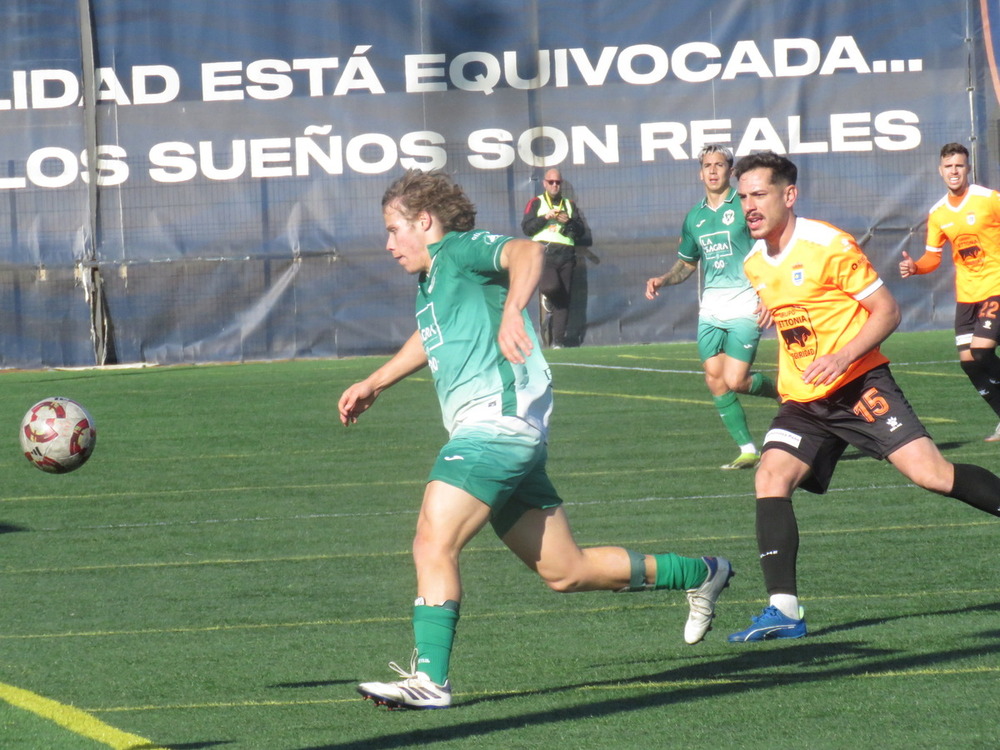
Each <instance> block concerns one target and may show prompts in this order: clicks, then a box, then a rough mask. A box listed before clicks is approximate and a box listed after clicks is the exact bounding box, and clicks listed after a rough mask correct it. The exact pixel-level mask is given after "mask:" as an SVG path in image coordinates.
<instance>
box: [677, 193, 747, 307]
mask: <svg viewBox="0 0 1000 750" xmlns="http://www.w3.org/2000/svg"><path fill="white" fill-rule="evenodd" d="M752 246H753V239H752V238H751V237H750V231H749V230H748V229H747V224H746V220H745V218H744V216H743V211H742V209H741V208H740V205H739V200H737V198H736V190H734V189H733V188H730V189H729V192H728V193H727V194H726V197H725V199H724V200H723V201H722V203H721V204H720V205H719V207H718V208H711V207H709V205H708V202H707V200H702V201H701V203H699V204H698V205H697V206H695V207H694V208H692V209H691V210H690V211H689V212H688V215H687V216H686V217H685V219H684V229H683V230H682V232H681V244H680V247H679V248H678V251H677V254H678V256H679V257H680V258H681V259H682V260H685V261H687V262H688V263H691V264H693V265H698V264H699V262H700V264H701V281H702V292H701V310H700V316H701V318H702V319H705V320H710V321H711V320H713V319H714V320H717V321H727V320H733V319H734V318H748V317H749V318H752V317H754V309H755V308H756V307H757V295H756V293H754V291H753V288H752V287H751V286H750V282H749V281H747V277H746V274H744V273H743V258H745V257H746V254H747V253H748V252H750V248H751V247H752Z"/></svg>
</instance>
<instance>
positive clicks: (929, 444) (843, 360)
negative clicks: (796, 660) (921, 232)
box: [729, 152, 1000, 642]
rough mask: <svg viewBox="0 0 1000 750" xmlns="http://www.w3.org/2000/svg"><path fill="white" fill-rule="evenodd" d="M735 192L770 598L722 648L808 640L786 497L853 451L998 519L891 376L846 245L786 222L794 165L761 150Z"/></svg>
mask: <svg viewBox="0 0 1000 750" xmlns="http://www.w3.org/2000/svg"><path fill="white" fill-rule="evenodd" d="M735 173H736V176H737V178H738V180H739V186H738V188H737V190H738V192H739V196H740V203H741V205H742V208H743V213H744V215H745V216H746V220H747V227H749V229H750V235H751V236H752V237H753V238H754V239H755V240H757V242H756V244H755V245H754V246H753V248H752V249H751V251H750V253H749V254H748V255H747V257H746V260H745V261H744V271H745V272H746V275H747V278H748V279H750V283H751V284H752V285H753V287H754V289H755V290H756V291H757V294H758V296H759V297H760V300H761V313H762V322H766V318H767V317H768V316H769V317H770V319H771V320H772V321H773V322H774V324H775V326H776V327H777V329H778V333H779V335H778V343H779V355H778V392H779V394H780V395H781V400H782V403H781V406H780V407H779V409H778V414H777V415H776V416H775V418H774V420H773V421H772V422H771V428H770V430H769V431H768V433H767V435H766V436H765V438H764V445H763V452H762V454H761V459H760V465H759V466H758V467H757V474H756V477H755V481H754V484H755V490H756V496H757V502H756V506H757V545H758V550H759V552H760V563H761V569H762V571H763V573H764V583H765V585H766V587H767V591H768V594H769V595H770V601H769V603H768V606H767V607H765V608H764V611H763V613H762V614H761V615H759V616H757V617H754V618H753V622H752V624H751V625H750V627H749V628H747V629H746V630H743V631H740V632H738V633H733V634H732V635H730V636H729V640H730V641H734V642H747V641H761V640H765V639H770V638H800V637H802V636H804V635H805V634H806V623H805V617H804V614H803V612H802V610H801V608H800V607H799V600H798V588H797V580H796V571H795V566H796V558H797V555H798V544H799V531H798V525H797V523H796V520H795V512H794V510H793V509H792V499H791V498H792V493H793V492H794V491H795V489H796V488H797V487H799V486H801V487H803V488H804V489H806V490H808V491H810V492H815V493H820V494H822V493H824V492H826V490H827V488H828V486H829V483H830V479H831V477H832V475H833V471H834V468H835V467H836V465H837V462H838V461H839V459H840V456H841V455H842V454H843V452H844V449H845V448H846V447H847V446H848V445H849V444H850V445H853V446H855V447H856V448H858V449H860V450H861V451H863V452H864V453H866V454H868V455H869V456H872V457H873V458H877V459H880V460H881V459H888V460H889V462H890V463H892V465H893V466H895V467H896V468H897V469H898V470H899V471H900V472H901V473H902V474H903V475H904V476H905V477H906V478H907V479H909V480H910V481H911V482H913V483H914V484H916V485H918V486H920V487H923V488H924V489H928V490H931V491H932V492H936V493H938V494H940V495H945V496H946V497H953V498H956V499H958V500H962V501H963V502H965V503H968V504H969V505H972V506H973V507H975V508H978V509H979V510H982V511H985V512H987V513H990V514H992V515H994V516H1000V477H997V476H996V475H994V474H993V473H991V472H989V471H987V470H986V469H983V468H981V467H979V466H974V465H971V464H952V463H950V462H949V461H947V460H945V458H944V457H943V456H942V455H941V452H940V451H939V450H938V448H937V446H936V445H935V444H934V442H933V441H932V440H931V438H930V436H929V435H928V433H927V431H926V430H925V429H924V426H923V425H922V424H921V423H920V419H919V418H918V417H917V415H916V414H915V413H914V412H913V409H912V408H911V407H910V404H909V403H908V402H907V400H906V398H905V396H904V395H903V392H902V391H901V390H900V388H899V386H898V385H897V384H896V382H895V380H894V379H893V377H892V373H891V372H890V371H889V366H888V360H887V359H886V357H885V356H884V355H883V354H882V353H881V351H879V346H880V344H881V343H882V342H883V341H884V340H885V339H886V338H887V337H888V336H889V334H891V333H892V332H893V331H894V330H895V329H896V326H897V325H898V324H899V317H900V315H899V307H898V305H897V304H896V300H895V298H894V297H893V296H892V294H891V293H890V292H889V289H888V288H887V287H886V286H885V285H884V284H883V283H882V280H881V279H880V278H879V276H878V274H877V273H876V272H875V269H874V268H873V267H872V265H871V263H869V262H868V258H867V257H866V256H865V254H864V253H863V252H862V251H861V248H860V247H858V244H857V242H855V240H854V238H853V237H852V236H851V235H849V234H847V233H846V232H843V231H841V230H839V229H837V228H836V227H834V226H831V225H830V224H826V223H824V222H820V221H814V220H811V219H803V218H800V217H797V216H796V215H795V211H794V207H795V201H796V198H797V197H798V188H797V187H796V184H795V183H796V179H797V174H798V170H797V168H796V166H795V165H794V164H793V163H792V162H791V161H789V160H788V159H787V158H785V157H784V156H778V155H777V154H773V153H770V152H766V153H760V154H751V155H749V156H745V157H743V158H742V159H741V160H740V161H739V162H738V163H737V165H736V170H735Z"/></svg>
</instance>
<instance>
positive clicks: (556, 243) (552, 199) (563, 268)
mask: <svg viewBox="0 0 1000 750" xmlns="http://www.w3.org/2000/svg"><path fill="white" fill-rule="evenodd" d="M543 182H544V187H545V192H544V193H542V194H541V195H537V196H535V197H534V198H532V199H531V200H530V201H528V205H527V206H526V207H525V209H524V217H523V218H522V219H521V229H522V230H523V231H524V233H525V234H526V235H528V236H529V237H531V239H533V240H534V241H535V242H541V243H542V244H543V245H545V267H544V268H543V270H542V278H541V281H540V282H539V284H538V290H539V291H540V292H541V293H542V296H543V304H544V305H545V308H546V311H547V312H548V313H549V324H550V325H551V328H550V334H549V343H550V344H551V345H552V347H553V348H554V349H559V348H562V347H563V346H566V343H567V342H566V323H567V321H568V320H569V304H570V292H571V290H572V287H573V272H574V270H575V269H576V251H577V248H578V247H586V246H589V245H590V244H591V243H592V240H591V237H590V230H589V229H588V228H587V223H586V220H585V219H584V218H583V212H581V211H580V208H579V207H578V206H577V205H576V204H575V203H574V202H573V201H571V200H570V199H569V198H566V197H564V196H563V194H562V184H563V179H562V175H561V174H560V173H559V170H558V169H550V170H548V171H547V172H546V173H545V177H544V180H543Z"/></svg>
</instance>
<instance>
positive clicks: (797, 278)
mask: <svg viewBox="0 0 1000 750" xmlns="http://www.w3.org/2000/svg"><path fill="white" fill-rule="evenodd" d="M805 280H806V270H805V268H803V267H802V264H798V265H794V266H792V283H793V284H795V286H802V284H803V282H804V281H805Z"/></svg>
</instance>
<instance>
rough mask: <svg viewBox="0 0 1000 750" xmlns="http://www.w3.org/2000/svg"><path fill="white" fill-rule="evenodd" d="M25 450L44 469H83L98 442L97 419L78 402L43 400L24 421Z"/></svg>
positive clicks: (26, 455)
mask: <svg viewBox="0 0 1000 750" xmlns="http://www.w3.org/2000/svg"><path fill="white" fill-rule="evenodd" d="M20 436H21V449H22V450H23V451H24V455H25V457H26V458H27V459H28V460H29V461H31V463H32V464H34V465H35V466H37V467H38V468H39V469H41V470H42V471H47V472H50V473H52V474H65V473H66V472H69V471H73V470H74V469H79V468H80V467H81V466H83V464H84V463H85V462H86V461H87V459H88V458H90V454H91V453H93V452H94V446H95V445H96V444H97V431H96V429H95V428H94V419H93V417H91V416H90V414H89V413H87V410H86V409H84V408H83V407H82V406H80V404H78V403H77V402H76V401H73V400H71V399H68V398H63V397H62V396H53V397H52V398H47V399H43V400H42V401H39V402H38V403H37V404H35V405H34V406H32V407H31V408H30V409H28V413H27V414H25V415H24V419H22V420H21V433H20Z"/></svg>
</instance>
